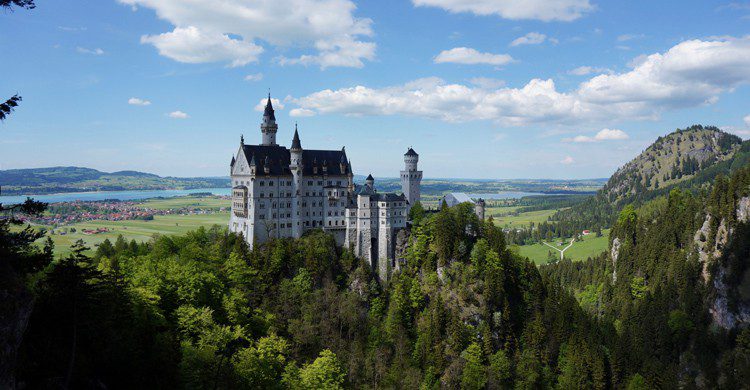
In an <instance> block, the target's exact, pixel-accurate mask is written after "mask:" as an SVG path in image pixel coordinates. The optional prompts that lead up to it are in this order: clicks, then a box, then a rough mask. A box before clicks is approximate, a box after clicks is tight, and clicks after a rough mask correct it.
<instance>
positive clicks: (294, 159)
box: [289, 123, 302, 238]
mask: <svg viewBox="0 0 750 390" xmlns="http://www.w3.org/2000/svg"><path fill="white" fill-rule="evenodd" d="M289 170H290V171H291V172H292V176H293V179H292V197H293V198H292V236H293V237H294V238H299V237H301V236H302V226H301V222H300V216H299V214H300V213H299V196H300V193H301V191H300V189H301V188H302V142H300V140H299V133H298V132H297V124H296V123H295V124H294V138H293V139H292V147H291V149H289Z"/></svg>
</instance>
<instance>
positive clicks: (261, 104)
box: [255, 98, 284, 112]
mask: <svg viewBox="0 0 750 390" xmlns="http://www.w3.org/2000/svg"><path fill="white" fill-rule="evenodd" d="M267 102H268V98H263V99H260V101H259V102H258V104H257V105H256V106H255V111H259V112H263V110H264V109H265V108H266V103H267ZM271 104H273V109H274V110H283V109H284V103H282V102H281V100H279V99H276V98H271Z"/></svg>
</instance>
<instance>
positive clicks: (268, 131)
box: [260, 93, 279, 145]
mask: <svg viewBox="0 0 750 390" xmlns="http://www.w3.org/2000/svg"><path fill="white" fill-rule="evenodd" d="M278 130H279V126H278V125H277V124H276V115H275V114H274V111H273V104H271V94H270V93H269V94H268V102H266V108H265V110H263V122H262V123H261V124H260V132H261V133H262V134H263V145H276V131H278Z"/></svg>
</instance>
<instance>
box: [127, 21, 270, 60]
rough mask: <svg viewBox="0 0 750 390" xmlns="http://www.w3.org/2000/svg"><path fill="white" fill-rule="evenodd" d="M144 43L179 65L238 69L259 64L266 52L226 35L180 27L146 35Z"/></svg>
mask: <svg viewBox="0 0 750 390" xmlns="http://www.w3.org/2000/svg"><path fill="white" fill-rule="evenodd" d="M141 43H150V44H152V45H154V47H156V49H157V50H159V54H161V55H163V56H165V57H169V58H171V59H173V60H176V61H179V62H186V63H190V64H199V63H203V62H229V64H230V66H232V67H237V66H243V65H247V64H248V63H250V62H256V61H258V56H259V55H260V53H262V52H263V48H262V47H261V46H258V45H256V44H254V43H251V42H245V41H240V40H237V39H232V38H230V37H229V35H227V34H212V33H207V32H203V31H201V30H199V29H198V28H196V27H193V26H189V27H185V28H181V27H177V28H175V29H174V30H173V31H171V32H167V33H163V34H159V35H144V36H142V37H141Z"/></svg>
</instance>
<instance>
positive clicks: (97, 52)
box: [76, 46, 104, 56]
mask: <svg viewBox="0 0 750 390" xmlns="http://www.w3.org/2000/svg"><path fill="white" fill-rule="evenodd" d="M76 51H77V52H79V53H81V54H91V55H94V56H100V55H102V54H104V50H102V49H100V48H98V47H97V48H96V49H87V48H85V47H81V46H78V47H76Z"/></svg>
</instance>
